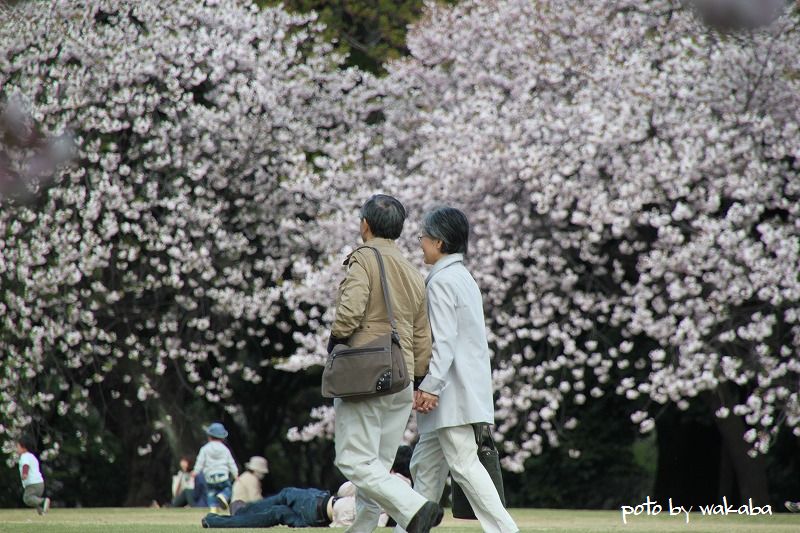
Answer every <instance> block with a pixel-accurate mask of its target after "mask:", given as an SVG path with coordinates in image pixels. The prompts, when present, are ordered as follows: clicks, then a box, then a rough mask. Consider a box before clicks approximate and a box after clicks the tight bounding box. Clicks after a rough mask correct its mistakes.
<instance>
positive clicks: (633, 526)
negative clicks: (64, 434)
mask: <svg viewBox="0 0 800 533" xmlns="http://www.w3.org/2000/svg"><path fill="white" fill-rule="evenodd" d="M511 514H512V515H513V516H514V519H515V520H516V521H517V524H518V525H519V526H520V529H521V530H522V531H523V532H526V531H548V532H555V533H595V532H597V533H606V532H624V533H661V532H673V531H675V532H679V531H680V532H687V533H797V532H798V531H800V515H790V514H787V513H778V514H774V515H772V516H754V517H749V516H728V517H721V516H715V517H708V516H705V517H704V516H701V515H700V514H699V513H698V514H695V513H692V514H691V515H690V516H689V523H688V524H687V523H686V519H685V515H683V516H669V514H668V513H667V514H666V515H665V514H664V513H661V514H660V515H659V516H638V517H631V518H628V523H627V524H623V523H622V516H621V514H620V513H619V512H617V511H562V510H551V509H512V511H511ZM203 516H204V513H203V512H202V510H199V509H134V508H114V509H51V510H50V512H49V513H48V514H47V516H44V517H41V516H38V515H37V514H36V512H35V511H34V510H33V509H0V532H2V533H6V532H15V533H16V532H20V533H39V532H59V533H61V532H64V533H83V532H87V533H95V532H96V533H106V532H120V533H162V532H163V533H183V532H187V531H198V530H201V527H200V518H202V517H203ZM280 529H283V530H287V531H288V529H287V528H285V527H281V528H280ZM238 531H242V532H247V531H250V532H252V531H258V530H255V529H239V530H238ZM262 531H263V530H262ZM291 531H292V532H293V533H294V532H295V531H297V532H300V531H320V530H319V529H316V530H315V529H313V528H311V529H296V530H291ZM340 531H341V530H340ZM380 531H381V530H379V532H380ZM382 531H383V532H385V533H389V532H390V530H389V529H382ZM435 531H436V533H457V532H475V533H477V532H479V531H481V529H480V527H479V526H478V523H477V522H475V521H466V520H455V519H453V518H451V517H450V514H449V510H448V511H447V512H446V513H445V519H444V521H443V522H442V525H441V526H439V527H438V528H436V530H435Z"/></svg>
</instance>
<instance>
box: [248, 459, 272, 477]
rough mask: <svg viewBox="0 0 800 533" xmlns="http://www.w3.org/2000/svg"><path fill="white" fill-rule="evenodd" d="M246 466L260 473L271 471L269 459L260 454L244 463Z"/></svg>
mask: <svg viewBox="0 0 800 533" xmlns="http://www.w3.org/2000/svg"><path fill="white" fill-rule="evenodd" d="M244 467H245V468H246V469H248V470H252V471H253V472H258V473H259V474H266V473H267V472H269V465H268V464H267V460H266V459H264V458H263V457H261V456H260V455H254V456H253V457H251V458H250V460H249V461H247V462H246V463H245V464H244Z"/></svg>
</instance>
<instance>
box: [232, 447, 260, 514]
mask: <svg viewBox="0 0 800 533" xmlns="http://www.w3.org/2000/svg"><path fill="white" fill-rule="evenodd" d="M244 467H245V469H246V470H245V471H244V472H243V473H242V475H240V476H239V479H237V480H236V482H235V483H234V484H233V496H232V498H233V500H232V502H231V514H236V512H235V510H234V504H240V505H244V504H245V503H249V502H254V501H258V500H260V499H261V498H263V496H262V495H261V480H262V479H264V476H265V475H266V474H268V473H269V465H268V464H267V460H266V459H265V458H263V457H261V456H260V455H254V456H253V457H251V458H250V460H249V461H247V462H246V463H245V464H244Z"/></svg>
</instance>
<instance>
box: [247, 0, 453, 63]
mask: <svg viewBox="0 0 800 533" xmlns="http://www.w3.org/2000/svg"><path fill="white" fill-rule="evenodd" d="M457 1H458V0H438V2H439V3H442V4H455V3H457ZM256 3H257V4H259V5H262V6H265V5H276V4H283V5H284V6H285V7H286V8H287V9H289V10H294V11H300V12H302V13H307V12H309V11H315V12H316V13H318V14H319V21H320V22H322V23H324V24H325V26H326V27H327V29H326V31H325V36H326V37H327V38H329V39H331V40H333V41H335V42H337V43H338V46H339V50H340V51H341V52H344V53H347V54H349V57H348V60H347V64H348V65H351V66H357V67H360V68H363V69H365V70H368V71H370V72H374V73H377V74H381V73H383V72H384V63H386V62H387V61H389V60H392V59H396V58H398V57H403V56H406V55H408V49H407V48H406V31H407V29H408V26H409V24H412V23H414V22H415V21H416V20H417V19H419V17H420V16H422V14H423V10H424V2H423V0H256Z"/></svg>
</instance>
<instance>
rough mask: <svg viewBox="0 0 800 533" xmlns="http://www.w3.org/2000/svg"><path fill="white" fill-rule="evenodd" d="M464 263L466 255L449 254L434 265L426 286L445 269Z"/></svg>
mask: <svg viewBox="0 0 800 533" xmlns="http://www.w3.org/2000/svg"><path fill="white" fill-rule="evenodd" d="M463 262H464V254H448V255H446V256H444V257H442V258H441V259H439V260H438V261H436V264H435V265H433V268H432V269H431V271H430V273H429V274H428V277H427V278H425V285H427V284H428V283H429V282H430V281H431V278H432V277H433V276H435V275H436V274H437V273H439V272H441V271H442V270H444V269H445V268H447V267H449V266H450V265H454V264H456V263H463Z"/></svg>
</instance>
